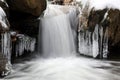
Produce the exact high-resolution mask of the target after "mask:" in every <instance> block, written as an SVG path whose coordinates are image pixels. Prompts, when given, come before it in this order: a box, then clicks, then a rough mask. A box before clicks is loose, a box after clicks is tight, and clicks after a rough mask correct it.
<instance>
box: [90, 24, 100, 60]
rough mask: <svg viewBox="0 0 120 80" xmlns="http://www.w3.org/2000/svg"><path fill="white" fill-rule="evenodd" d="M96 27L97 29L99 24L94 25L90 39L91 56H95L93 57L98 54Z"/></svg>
mask: <svg viewBox="0 0 120 80" xmlns="http://www.w3.org/2000/svg"><path fill="white" fill-rule="evenodd" d="M98 29H99V25H98V24H97V25H96V26H95V30H94V32H93V36H92V41H93V43H92V44H93V46H92V47H93V52H92V53H93V57H94V58H95V57H97V56H98V54H99V42H98V40H99V34H98Z"/></svg>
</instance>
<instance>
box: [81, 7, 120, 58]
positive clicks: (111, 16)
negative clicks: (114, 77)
mask: <svg viewBox="0 0 120 80" xmlns="http://www.w3.org/2000/svg"><path fill="white" fill-rule="evenodd" d="M83 15H84V14H83ZM80 19H81V21H82V20H83V21H82V22H81V24H82V25H81V26H82V27H83V28H84V30H85V31H89V32H93V31H94V30H95V27H96V24H98V25H99V27H103V39H104V38H105V37H107V38H108V52H107V57H108V58H120V54H119V53H120V10H118V9H103V10H94V8H93V9H92V10H91V11H90V13H89V15H86V16H82V17H81V18H80ZM99 38H100V35H99ZM99 40H100V39H99ZM101 46H102V47H103V46H104V44H102V45H101ZM103 48H104V47H103ZM101 54H103V53H101Z"/></svg>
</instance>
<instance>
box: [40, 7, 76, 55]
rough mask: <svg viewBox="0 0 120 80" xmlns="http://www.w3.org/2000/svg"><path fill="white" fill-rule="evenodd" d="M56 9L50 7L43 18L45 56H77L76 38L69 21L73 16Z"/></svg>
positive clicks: (43, 48)
mask: <svg viewBox="0 0 120 80" xmlns="http://www.w3.org/2000/svg"><path fill="white" fill-rule="evenodd" d="M54 7H55V6H50V7H49V8H48V10H46V12H45V16H44V17H43V18H41V27H42V50H43V51H42V53H43V56H44V57H68V56H72V55H75V53H74V52H75V45H74V38H73V34H72V30H71V25H70V20H69V16H72V15H68V14H69V13H68V14H65V13H63V11H62V10H60V9H56V8H54ZM57 7H59V6H57ZM48 11H50V12H48ZM51 16H52V17H51Z"/></svg>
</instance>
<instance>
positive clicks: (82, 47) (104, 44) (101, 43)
mask: <svg viewBox="0 0 120 80" xmlns="http://www.w3.org/2000/svg"><path fill="white" fill-rule="evenodd" d="M107 35H108V29H107V28H106V30H105V31H104V30H103V27H102V26H99V25H98V24H97V25H96V26H95V29H94V31H93V32H89V31H88V30H86V31H84V30H81V31H80V32H79V52H80V53H81V54H84V55H88V56H92V57H94V58H96V57H97V56H98V55H99V56H100V58H107V55H108V37H107Z"/></svg>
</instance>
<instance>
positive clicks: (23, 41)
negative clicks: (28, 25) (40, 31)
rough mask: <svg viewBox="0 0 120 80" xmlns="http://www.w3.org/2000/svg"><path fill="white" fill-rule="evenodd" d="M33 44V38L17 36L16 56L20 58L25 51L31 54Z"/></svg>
mask: <svg viewBox="0 0 120 80" xmlns="http://www.w3.org/2000/svg"><path fill="white" fill-rule="evenodd" d="M35 43H36V39H35V38H31V37H29V36H25V35H21V34H19V35H18V41H17V44H16V56H21V55H22V54H23V53H24V51H25V50H26V51H30V52H33V51H34V50H35Z"/></svg>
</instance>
